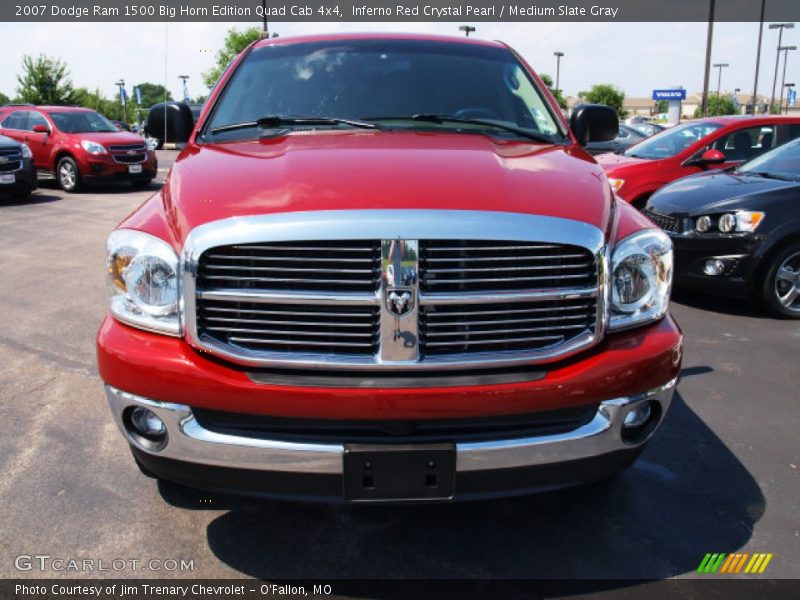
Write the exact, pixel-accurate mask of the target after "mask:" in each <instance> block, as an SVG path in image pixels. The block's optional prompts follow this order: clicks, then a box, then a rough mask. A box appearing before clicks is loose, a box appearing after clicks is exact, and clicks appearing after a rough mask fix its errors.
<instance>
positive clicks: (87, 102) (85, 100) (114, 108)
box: [75, 87, 122, 119]
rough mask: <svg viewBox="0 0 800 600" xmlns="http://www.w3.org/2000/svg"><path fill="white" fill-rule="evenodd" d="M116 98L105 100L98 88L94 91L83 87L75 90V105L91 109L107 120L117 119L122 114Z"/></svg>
mask: <svg viewBox="0 0 800 600" xmlns="http://www.w3.org/2000/svg"><path fill="white" fill-rule="evenodd" d="M116 98H117V99H116V100H111V99H109V98H106V97H105V96H103V94H102V93H101V92H100V88H96V89H95V90H94V91H91V90H88V89H86V88H83V87H79V88H75V104H78V105H79V106H85V107H86V108H92V109H94V110H96V111H97V112H99V113H100V114H101V115H103V116H105V117H108V118H109V119H116V118H119V117H120V115H121V114H122V109H121V108H120V104H119V96H117V97H116Z"/></svg>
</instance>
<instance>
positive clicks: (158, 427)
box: [131, 406, 167, 440]
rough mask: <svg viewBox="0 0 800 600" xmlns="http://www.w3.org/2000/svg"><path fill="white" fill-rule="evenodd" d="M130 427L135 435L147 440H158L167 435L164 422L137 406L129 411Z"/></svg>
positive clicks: (147, 409)
mask: <svg viewBox="0 0 800 600" xmlns="http://www.w3.org/2000/svg"><path fill="white" fill-rule="evenodd" d="M131 425H133V428H134V429H135V430H136V433H138V434H140V435H142V436H144V437H146V438H148V439H153V440H156V439H160V438H162V437H163V436H164V434H166V433H167V426H166V425H164V421H162V420H161V419H160V418H159V417H158V415H157V414H156V413H154V412H153V411H152V410H150V409H149V408H145V407H143V406H137V407H136V408H134V409H133V410H132V411H131Z"/></svg>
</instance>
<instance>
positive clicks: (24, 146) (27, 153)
mask: <svg viewBox="0 0 800 600" xmlns="http://www.w3.org/2000/svg"><path fill="white" fill-rule="evenodd" d="M21 145H22V158H33V152H31V149H30V148H29V147H28V144H21Z"/></svg>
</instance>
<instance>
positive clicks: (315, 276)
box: [198, 240, 381, 292]
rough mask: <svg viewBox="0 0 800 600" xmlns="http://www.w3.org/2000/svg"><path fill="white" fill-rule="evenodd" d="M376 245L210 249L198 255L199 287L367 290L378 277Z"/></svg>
mask: <svg viewBox="0 0 800 600" xmlns="http://www.w3.org/2000/svg"><path fill="white" fill-rule="evenodd" d="M380 257H381V250H380V241H378V240H372V241H370V240H357V241H353V242H344V243H342V242H330V241H316V242H314V241H312V242H302V243H297V242H274V243H260V244H242V245H232V246H221V247H217V248H213V249H211V250H210V251H208V252H206V253H204V254H203V256H202V257H201V259H200V266H199V271H198V285H199V286H200V287H201V288H203V289H212V288H219V287H224V288H228V289H240V290H242V289H245V290H246V289H281V290H322V291H326V290H332V291H338V292H342V291H352V292H370V291H375V290H376V289H377V288H378V283H379V279H380Z"/></svg>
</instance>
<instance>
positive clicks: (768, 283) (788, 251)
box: [761, 243, 800, 319]
mask: <svg viewBox="0 0 800 600" xmlns="http://www.w3.org/2000/svg"><path fill="white" fill-rule="evenodd" d="M761 299H762V301H763V302H764V305H765V306H766V308H767V309H768V310H769V311H770V312H771V313H772V314H774V315H776V316H778V317H781V318H784V319H800V244H798V243H795V244H791V245H789V246H788V247H786V248H784V249H783V250H781V251H780V252H778V254H776V255H775V256H774V257H773V259H772V261H771V262H770V264H769V268H768V269H767V272H766V274H765V275H764V280H763V282H762V284H761Z"/></svg>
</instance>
